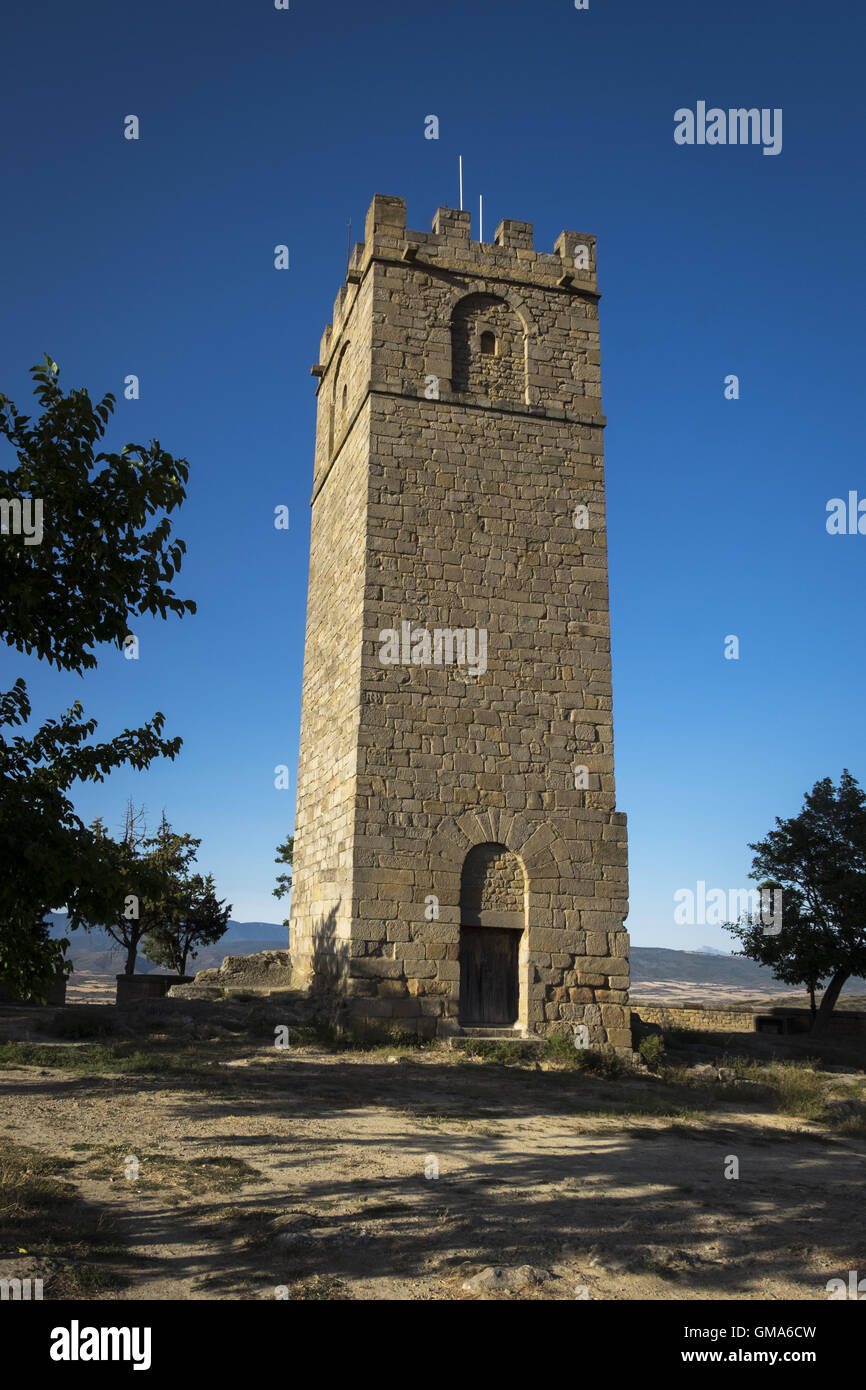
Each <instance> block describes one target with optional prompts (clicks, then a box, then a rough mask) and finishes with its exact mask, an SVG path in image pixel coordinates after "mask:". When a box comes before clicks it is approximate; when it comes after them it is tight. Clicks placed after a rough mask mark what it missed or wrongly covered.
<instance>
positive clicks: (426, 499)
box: [290, 196, 630, 1048]
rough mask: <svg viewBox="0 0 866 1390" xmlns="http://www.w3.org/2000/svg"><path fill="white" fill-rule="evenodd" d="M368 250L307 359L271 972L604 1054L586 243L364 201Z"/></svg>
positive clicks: (593, 366) (614, 840)
mask: <svg viewBox="0 0 866 1390" xmlns="http://www.w3.org/2000/svg"><path fill="white" fill-rule="evenodd" d="M365 237H366V239H365V241H364V242H362V243H360V244H359V245H357V246H356V247H355V250H354V252H353V254H352V257H351V260H350V263H349V268H348V271H347V275H346V283H345V284H344V285H342V286H341V288H340V292H339V294H338V296H337V300H336V303H335V305H334V314H333V322H332V323H331V324H329V325H328V327H327V328H326V329H325V333H324V337H323V338H322V343H321V350H320V353H319V364H318V365H316V366H314V367H313V369H312V371H313V375H314V376H316V377H317V378H318V392H317V394H318V418H317V430H316V456H315V475H314V480H313V496H312V536H311V555H310V587H309V600H308V608H307V636H306V650H305V659H304V680H303V706H302V717H301V757H300V765H299V771H298V807H297V819H296V826H295V860H294V889H293V898H292V910H291V938H290V940H291V950H292V961H293V968H294V970H295V982H296V983H297V984H299V985H301V986H304V987H310V988H313V989H326V990H328V991H331V992H332V993H333V996H334V997H335V998H336V999H337V1000H339V1012H340V1015H341V1017H342V1018H343V1019H344V1020H345V1021H346V1022H347V1023H348V1024H349V1025H350V1026H354V1027H357V1028H361V1029H364V1028H370V1027H375V1028H377V1029H378V1028H381V1027H382V1026H383V1025H388V1024H390V1023H392V1022H393V1023H396V1024H397V1025H398V1026H399V1027H400V1028H401V1029H403V1030H406V1031H409V1032H417V1033H419V1034H422V1035H423V1036H425V1037H432V1036H443V1035H447V1034H449V1033H454V1032H457V1031H459V1030H460V1029H461V1028H473V1027H474V1028H485V1029H489V1028H506V1029H513V1030H514V1031H515V1032H517V1033H518V1034H519V1033H525V1034H533V1033H548V1032H551V1031H554V1030H556V1029H557V1028H558V1029H559V1030H564V1031H567V1032H569V1034H570V1033H571V1031H572V1029H579V1030H580V1031H579V1033H578V1037H579V1039H580V1040H581V1041H582V1042H588V1044H589V1045H590V1046H608V1047H611V1046H612V1047H615V1048H628V1047H630V1031H629V1013H628V969H629V967H628V935H627V933H626V932H625V931H624V929H623V920H624V918H625V915H626V913H627V901H626V899H627V867H626V864H627V860H626V818H625V815H623V814H622V813H621V812H618V811H617V810H616V809H615V804H616V803H615V793H614V775H613V736H612V714H611V667H610V643H609V617H608V592H607V554H606V542H605V498H604V467H603V451H602V430H603V427H604V416H603V415H602V413H601V386H600V380H601V376H600V366H599V361H600V359H599V334H598V298H599V294H598V289H597V282H596V270H595V238H594V237H591V236H584V235H580V234H578V233H576V232H563V233H562V234H561V236H560V237H559V238H558V240H557V242H556V246H555V248H554V251H553V253H552V254H542V253H537V252H536V251H535V250H534V249H533V236H532V226H531V224H529V223H527V222H513V221H504V222H501V223H500V225H499V227H498V228H497V230H496V233H495V236H494V240H493V243H492V244H488V243H486V242H484V243H480V242H474V241H472V240H470V223H469V213H468V212H457V211H455V210H454V209H452V208H440V209H439V210H438V212H437V213H436V216H435V218H434V221H433V230H432V232H430V233H425V232H414V231H407V229H406V204H405V202H404V201H403V199H401V198H390V197H383V196H377V197H375V198H374V199H373V202H372V204H371V206H370V210H369V212H368V214H367V222H366V231H365ZM580 1025H585V1028H580Z"/></svg>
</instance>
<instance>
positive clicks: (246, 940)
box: [48, 912, 289, 975]
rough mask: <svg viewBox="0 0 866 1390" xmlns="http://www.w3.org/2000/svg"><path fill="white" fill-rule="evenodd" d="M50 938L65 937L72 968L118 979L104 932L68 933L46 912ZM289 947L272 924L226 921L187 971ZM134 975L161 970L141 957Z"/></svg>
mask: <svg viewBox="0 0 866 1390" xmlns="http://www.w3.org/2000/svg"><path fill="white" fill-rule="evenodd" d="M48 918H49V920H50V922H51V928H50V930H51V935H52V936H55V937H61V936H68V938H69V943H70V944H69V952H68V954H69V957H70V959H71V961H72V965H73V968H74V969H75V970H78V971H87V972H88V973H90V974H94V975H120V974H121V973H122V971H123V967H124V964H125V958H124V952H123V950H122V948H121V947H120V946H118V945H117V943H116V942H115V941H112V939H111V937H110V936H109V935H108V933H107V932H104V931H99V930H98V929H97V928H96V927H94V928H93V929H92V930H91V931H84V930H83V929H81V928H79V929H78V931H74V932H70V930H69V922H68V918H67V916H66V914H65V913H64V912H49V913H48ZM288 945H289V929H288V927H281V926H279V925H278V924H277V923H276V922H235V921H234V920H233V919H232V918H231V917H230V918H229V923H228V927H227V929H226V933H225V936H221V937H220V939H219V941H218V942H217V943H216V944H215V945H214V946H206V947H204V949H203V950H201V951H200V952H199V954H198V955H197V956H196V957H195V960H191V961H190V963H189V967H188V969H189V971H190V973H191V974H194V973H195V971H196V970H210V969H213V968H214V967H215V966H219V965H220V964H221V963H222V961H223V959H224V958H225V957H226V956H251V955H255V954H256V952H257V951H285V950H287V949H288ZM135 969H136V973H137V974H139V975H149V974H151V973H152V972H153V971H155V970H157V971H159V973H160V974H165V973H167V972H165V971H164V970H163V968H162V967H161V966H156V965H154V964H153V963H152V962H151V961H149V960H146V959H145V957H144V956H143V955H141V953H139V956H138V959H137V961H136V964H135Z"/></svg>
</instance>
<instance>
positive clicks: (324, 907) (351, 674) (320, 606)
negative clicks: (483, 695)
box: [290, 287, 370, 987]
mask: <svg viewBox="0 0 866 1390" xmlns="http://www.w3.org/2000/svg"><path fill="white" fill-rule="evenodd" d="M346 298H347V292H346V288H345V287H343V289H341V291H340V294H339V295H338V297H337V300H336V303H335V305H334V325H335V330H336V331H333V332H332V330H331V328H330V326H329V328H328V331H327V332H326V334H325V336H324V337H323V339H322V345H321V351H320V358H321V364H320V365H319V366H318V367H317V368H316V369H315V372H316V375H317V376H318V377H319V386H318V408H317V417H316V446H315V466H314V482H313V497H312V505H311V523H310V574H309V590H308V598H307V626H306V640H305V647H304V675H303V688H302V701H301V752H300V759H299V764H298V796H297V812H296V818H295V831H294V835H295V851H294V862H293V871H292V878H293V886H292V906H291V921H290V946H291V952H292V966H293V972H294V979H295V982H296V984H297V985H299V986H301V987H309V986H312V985H316V986H330V985H334V984H336V983H337V982H338V981H339V979H340V976H341V973H342V972H343V971H344V970H345V961H346V957H347V954H348V941H349V938H350V935H351V922H352V918H353V914H354V912H355V903H354V901H353V893H354V886H353V855H354V822H355V801H356V779H357V758H358V728H359V712H360V663H361V633H362V629H363V604H364V574H365V557H366V536H367V511H368V473H369V453H370V400H369V395H368V392H367V385H368V379H369V354H370V310H369V293H368V292H367V293H365V292H363V291H361V293H360V294H357V293H353V296H352V303H353V306H354V308H355V310H356V312H355V313H354V314H353V315H352V320H351V326H350V328H348V327H347V326H345V325H344V323H343V320H344V309H345V306H346ZM344 328H346V331H344Z"/></svg>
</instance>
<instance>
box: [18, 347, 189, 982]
mask: <svg viewBox="0 0 866 1390" xmlns="http://www.w3.org/2000/svg"><path fill="white" fill-rule="evenodd" d="M31 370H32V375H33V378H34V382H35V386H34V391H35V395H36V397H37V399H38V401H39V404H40V406H41V408H42V413H41V415H40V416H39V417H38V419H37V420H36V421H35V422H34V421H32V420H31V418H30V417H29V416H25V415H22V414H21V413H19V411H18V410H17V408H16V407H15V405H14V403H13V402H12V401H11V400H10V399H9V397H8V396H5V395H3V394H2V393H0V436H2V437H5V438H6V440H7V441H8V442H9V444H10V445H11V446H12V448H13V450H14V451H15V454H16V456H17V464H16V465H15V466H14V467H11V468H6V469H0V499H5V501H6V503H8V504H9V505H10V506H11V505H12V503H13V501H15V500H16V499H17V501H19V502H20V501H21V500H22V499H29V501H30V502H31V504H32V506H33V507H34V508H35V506H36V503H37V502H39V503H40V504H41V506H42V517H43V519H42V526H41V530H42V535H41V537H40V539H39V541H38V543H35V544H34V543H28V541H30V542H32V541H33V540H34V539H35V537H34V536H33V535H31V536H29V537H28V536H27V535H25V534H18V533H16V530H15V528H14V527H10V526H9V525H8V516H9V513H8V507H7V510H6V512H4V517H5V519H6V521H7V525H6V526H5V528H4V530H3V533H2V534H0V637H2V638H3V640H4V641H6V642H7V643H8V644H9V645H11V646H13V647H15V648H17V650H18V651H21V652H26V653H32V654H35V655H36V656H38V657H40V658H42V659H44V660H47V661H48V662H50V663H52V664H53V665H55V666H56V667H57V668H58V669H60V670H69V671H78V672H79V673H81V672H83V671H84V670H87V669H91V668H93V667H94V666H95V665H96V656H95V654H94V652H93V648H94V646H95V645H96V644H98V643H103V642H113V643H115V644H116V645H117V646H118V647H119V648H122V646H123V641H124V638H125V637H126V636H127V635H128V633H129V627H130V621H131V619H132V618H134V617H136V616H138V615H141V614H144V613H151V614H156V613H159V614H160V615H161V616H162V617H165V616H166V614H167V613H168V612H172V613H175V614H177V615H179V616H180V615H182V614H183V613H186V612H189V613H192V612H195V604H194V603H192V602H191V601H190V600H186V599H180V598H178V597H177V595H176V594H175V593H174V591H173V589H172V588H171V580H172V579H173V577H174V575H175V574H176V572H177V570H178V569H179V567H180V564H181V561H182V557H183V554H184V544H183V542H182V541H179V540H174V541H173V540H172V538H171V522H170V520H169V516H168V514H169V513H170V512H171V511H173V510H174V509H175V508H176V507H178V506H180V504H181V503H182V502H183V500H184V498H185V496H186V491H185V484H186V481H187V477H188V471H189V470H188V464H187V463H186V461H185V460H184V459H173V458H172V457H171V455H169V454H167V453H165V451H164V450H163V449H162V448H161V447H160V445H159V443H158V441H153V442H152V443H151V444H150V445H148V446H147V447H144V446H141V445H137V444H127V445H125V446H124V447H123V448H122V449H121V451H120V453H106V452H96V449H97V445H98V442H99V441H100V440H101V439H102V437H103V435H104V433H105V429H106V426H107V423H108V421H109V419H110V416H111V413H112V411H113V409H114V397H113V396H111V395H106V396H105V397H104V398H103V399H102V401H101V402H100V403H99V404H98V405H94V404H93V402H92V401H91V399H90V397H89V395H88V393H87V391H85V390H73V391H70V392H69V393H67V394H64V393H63V392H62V391H61V389H60V386H59V382H58V378H59V371H58V368H57V365H56V363H54V362H52V361H51V359H50V358H48V357H46V358H45V362H44V364H42V365H41V366H37V367H34V368H32V369H31ZM30 714H31V707H30V702H29V699H28V696H27V687H26V684H25V683H24V681H23V680H18V681H16V682H15V685H14V686H13V688H12V689H11V690H9V691H6V692H5V693H0V856H2V863H3V874H2V875H0V978H3V979H4V980H5V981H7V982H9V983H11V984H12V986H13V988H14V989H15V990H16V992H17V993H19V994H27V993H30V992H31V991H32V992H35V993H37V994H41V995H42V996H43V997H44V991H45V987H46V985H47V982H48V980H49V979H50V977H51V975H52V974H53V973H54V972H55V970H56V969H58V968H59V967H61V966H62V963H63V951H64V945H63V943H62V942H57V941H53V940H51V939H50V937H49V934H48V928H47V926H46V924H45V923H44V917H45V914H46V912H48V911H50V910H51V909H52V908H56V907H59V906H62V905H65V906H66V909H67V911H68V913H69V918H70V925H71V927H73V928H74V927H76V926H78V925H80V924H81V923H83V922H84V921H88V920H89V921H93V920H96V919H98V918H105V917H106V916H107V915H109V914H110V910H111V903H112V902H114V903H116V901H117V894H118V891H119V888H120V881H119V878H118V874H119V872H120V871H121V870H122V868H123V862H122V861H123V854H124V850H123V849H122V848H121V849H118V848H117V846H116V845H115V844H114V842H112V841H111V840H110V839H109V837H107V836H106V835H105V834H104V833H102V832H101V831H100V830H95V829H93V828H92V827H91V828H89V829H88V828H87V827H86V826H84V824H83V823H82V821H81V820H80V818H79V817H78V816H77V815H76V814H75V811H74V807H73V804H72V801H71V800H70V798H69V795H68V792H69V790H70V788H71V787H72V785H73V784H74V783H75V782H76V781H77V780H85V781H87V780H90V781H102V780H103V779H104V777H105V776H106V775H107V774H108V773H109V772H110V771H111V770H112V769H113V768H116V767H120V766H123V765H128V766H132V767H134V768H137V769H143V768H146V767H147V766H149V764H150V763H151V762H152V761H153V759H155V758H158V757H168V758H174V757H175V756H176V755H177V752H178V750H179V748H180V746H181V740H180V739H179V738H173V739H166V738H164V737H163V732H162V731H163V727H164V722H165V721H164V716H163V715H162V714H161V713H159V712H157V713H156V714H155V715H154V716H153V718H152V719H151V720H150V721H149V722H148V723H147V724H145V725H144V726H142V727H141V728H138V729H125V730H124V731H123V733H122V734H120V735H118V736H117V737H116V738H115V739H113V740H112V741H111V742H108V743H99V744H91V743H89V742H88V740H89V739H90V738H91V737H92V735H93V733H94V732H95V729H96V722H95V720H92V719H86V718H85V717H84V714H83V709H82V706H81V704H80V703H79V702H76V703H75V704H74V705H73V706H72V707H71V709H69V710H67V711H66V713H65V714H64V715H63V716H62V717H61V718H60V719H59V720H54V719H49V720H48V721H46V723H45V724H43V725H42V727H41V728H40V729H38V730H37V731H36V733H34V734H32V735H30V736H24V735H18V736H15V737H10V736H8V735H7V734H6V733H5V732H3V731H4V730H7V729H9V728H14V727H15V726H20V725H22V724H25V723H26V722H27V721H28V720H29V718H30ZM66 944H67V945H68V942H67V943H66Z"/></svg>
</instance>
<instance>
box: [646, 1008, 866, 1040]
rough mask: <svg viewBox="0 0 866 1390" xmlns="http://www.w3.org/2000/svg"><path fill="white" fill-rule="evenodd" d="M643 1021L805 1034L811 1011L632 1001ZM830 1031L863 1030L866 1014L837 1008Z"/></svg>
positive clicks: (702, 1029) (661, 1025)
mask: <svg viewBox="0 0 866 1390" xmlns="http://www.w3.org/2000/svg"><path fill="white" fill-rule="evenodd" d="M635 1014H637V1015H638V1017H639V1019H640V1020H641V1022H643V1023H655V1024H657V1025H658V1027H659V1028H664V1029H671V1028H683V1029H688V1030H690V1031H693V1032H698V1033H780V1034H792V1033H808V1032H809V1028H810V1026H811V1021H812V1019H811V1014H810V1012H809V1010H808V1009H790V1008H774V1007H773V1006H772V1005H754V1006H750V1007H748V1008H742V1007H737V1006H735V1005H732V1006H730V1007H727V1006H725V1005H716V1006H712V1005H710V1006H704V1005H703V1004H641V1003H633V1004H632V1018H634V1016H635ZM829 1031H830V1032H831V1033H833V1034H834V1035H835V1034H840V1033H846V1034H852V1033H864V1032H866V1014H864V1013H856V1012H855V1011H854V1010H853V1009H850V1010H849V1009H840V1010H838V1011H837V1012H836V1013H834V1014H832V1015H831V1018H830V1023H829Z"/></svg>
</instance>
